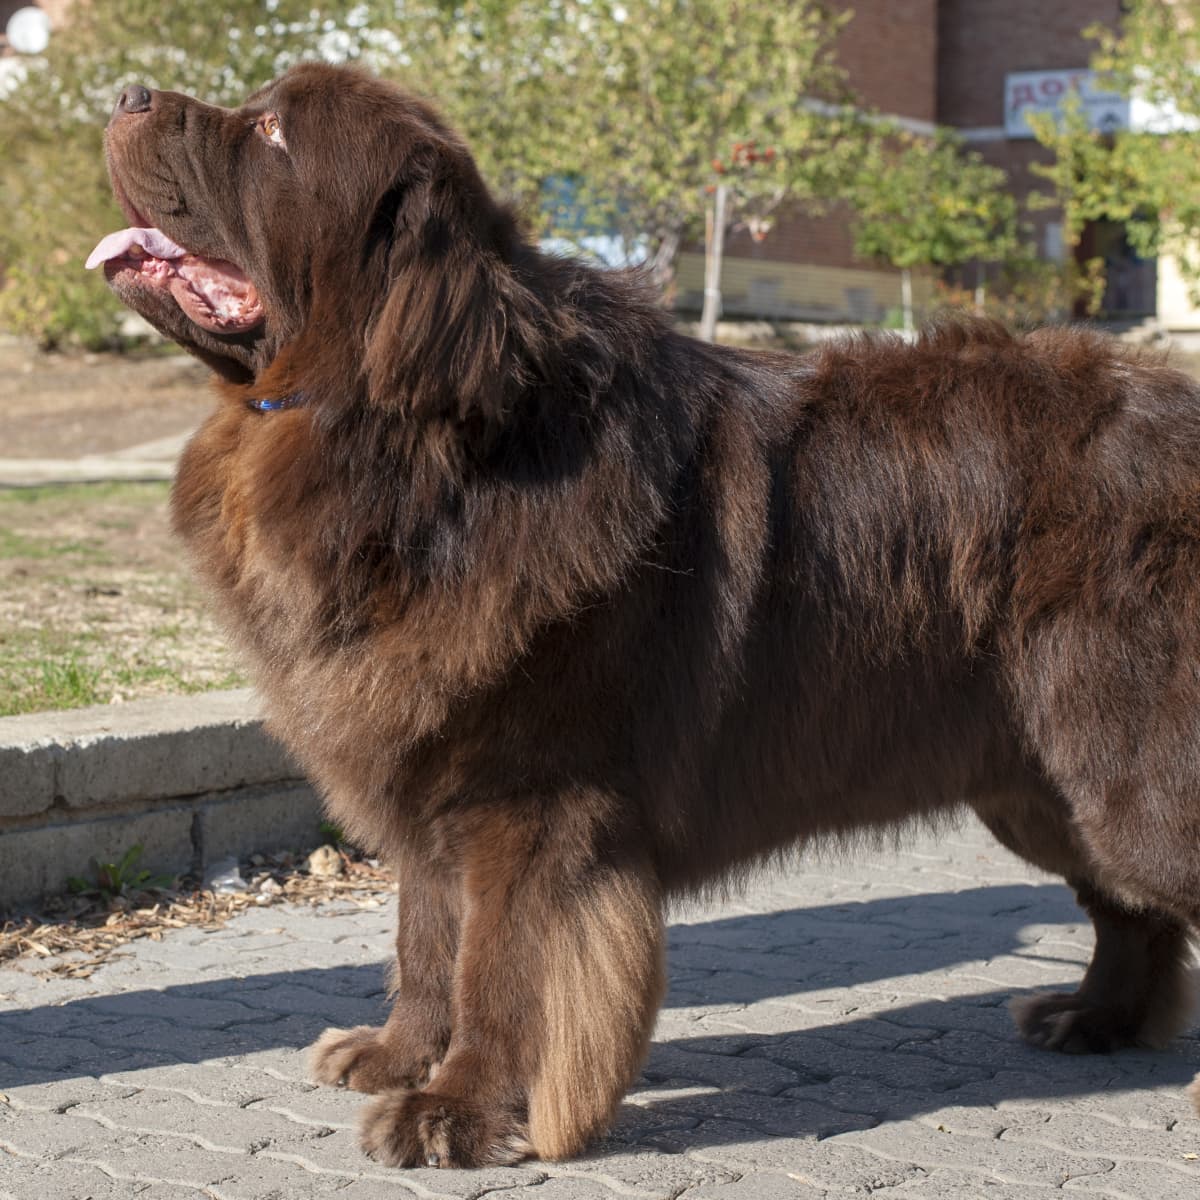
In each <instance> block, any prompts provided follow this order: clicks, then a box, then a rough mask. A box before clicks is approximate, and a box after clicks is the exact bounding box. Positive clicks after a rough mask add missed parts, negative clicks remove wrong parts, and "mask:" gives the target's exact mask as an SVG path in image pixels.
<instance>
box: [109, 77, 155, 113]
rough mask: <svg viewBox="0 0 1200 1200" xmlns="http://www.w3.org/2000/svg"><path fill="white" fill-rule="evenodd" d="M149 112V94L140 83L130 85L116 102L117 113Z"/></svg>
mask: <svg viewBox="0 0 1200 1200" xmlns="http://www.w3.org/2000/svg"><path fill="white" fill-rule="evenodd" d="M149 111H150V92H149V91H148V90H147V89H146V88H144V87H142V85H141V84H140V83H132V84H130V85H129V87H127V88H126V89H125V90H124V91H123V92H122V93H121V98H120V99H119V100H118V101H117V112H125V113H141V112H149Z"/></svg>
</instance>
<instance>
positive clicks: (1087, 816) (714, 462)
mask: <svg viewBox="0 0 1200 1200" xmlns="http://www.w3.org/2000/svg"><path fill="white" fill-rule="evenodd" d="M266 110H271V111H275V112H277V113H278V115H279V117H280V120H281V121H282V128H283V130H284V133H285V135H286V139H287V147H288V149H287V151H286V152H285V151H281V150H280V149H278V148H277V147H275V146H273V145H267V144H265V143H263V142H262V140H261V139H260V138H259V137H258V133H257V130H256V127H255V117H256V116H258V115H260V114H261V113H263V112H264V111H266ZM109 148H110V161H111V165H112V170H113V174H114V178H115V179H116V180H117V181H118V183H119V189H118V190H119V192H120V194H121V195H122V198H123V200H124V202H125V203H126V204H127V206H129V207H130V208H131V210H133V211H134V212H135V213H136V214H139V215H143V216H145V217H146V218H147V219H150V220H153V221H154V222H155V223H158V224H159V225H161V227H162V228H163V229H164V230H165V231H166V232H167V233H168V234H169V235H170V236H172V237H173V238H175V239H176V240H177V241H180V242H181V243H182V244H183V245H185V246H188V247H189V248H195V249H199V250H202V251H203V252H205V253H209V254H219V255H220V256H222V257H225V258H228V259H231V260H232V261H234V262H236V263H238V264H239V265H240V266H241V267H242V269H243V270H244V271H245V272H246V273H247V274H248V275H249V276H250V277H251V278H252V279H253V280H254V281H255V283H256V284H257V286H258V288H259V291H260V293H261V294H262V296H263V298H264V305H265V308H266V311H267V319H266V322H265V323H264V325H263V326H262V327H261V328H260V329H258V330H257V331H254V332H253V333H252V334H249V335H243V336H241V337H239V338H237V339H232V338H231V339H225V340H223V339H221V338H219V337H217V336H214V335H206V334H204V333H203V331H197V330H196V329H195V328H194V327H192V326H191V325H190V323H189V322H188V321H187V319H186V318H185V317H184V316H183V315H182V313H181V312H179V311H178V310H174V309H173V308H172V305H171V304H170V302H169V301H164V300H163V299H162V298H161V297H146V296H142V295H140V294H138V293H136V292H135V291H134V290H131V289H130V288H128V287H125V290H124V291H122V294H123V295H125V296H126V298H127V299H129V300H130V302H131V303H133V304H134V305H135V307H138V308H139V309H140V310H141V311H143V312H145V313H146V315H147V316H149V317H150V319H151V320H153V321H154V322H155V323H156V324H157V325H158V326H159V327H160V328H162V329H164V331H166V332H167V333H168V334H170V335H171V336H172V337H175V338H176V339H177V340H178V341H180V342H181V343H182V344H184V345H186V346H188V347H189V348H190V349H192V350H193V351H194V352H196V353H198V354H200V355H201V356H202V357H204V358H205V359H206V361H209V362H211V363H212V364H213V365H214V367H215V368H216V370H217V371H218V373H219V374H220V375H221V376H223V377H224V378H225V380H226V383H225V384H224V385H223V392H222V396H221V400H220V405H219V407H218V408H217V410H216V411H215V412H214V413H213V415H212V416H211V417H210V419H209V420H208V421H207V422H206V424H205V425H204V426H203V427H202V429H201V430H200V431H199V432H198V433H197V435H196V436H195V437H194V438H193V440H192V441H191V443H190V445H189V447H188V449H187V451H186V453H185V455H184V458H183V461H182V463H181V465H180V470H179V477H178V481H177V484H176V488H175V494H174V501H173V505H174V518H175V524H176V528H177V529H178V531H179V533H180V534H181V535H182V537H183V538H184V539H185V541H186V542H187V545H188V547H189V548H190V551H191V553H192V555H193V557H194V560H195V562H196V565H197V568H198V570H199V572H200V574H201V575H202V577H203V578H204V579H205V580H206V581H207V583H208V585H209V586H210V588H211V589H212V592H213V594H214V597H215V602H216V606H217V609H218V611H219V612H220V613H221V614H222V616H223V617H224V618H225V619H226V621H227V623H228V625H229V628H230V630H231V631H232V633H233V636H234V637H235V638H236V640H237V642H238V643H239V644H240V645H241V647H242V648H243V649H244V651H245V653H246V655H247V657H248V659H249V661H250V662H251V664H252V665H253V668H254V670H255V673H256V677H257V681H258V684H259V687H260V689H261V691H262V693H263V696H264V697H265V701H266V704H267V708H268V711H269V715H270V722H271V726H272V728H273V729H274V730H275V731H276V733H278V735H279V736H280V737H281V738H283V740H284V741H285V742H286V743H287V744H288V745H289V746H290V747H291V748H292V749H293V751H294V752H295V753H296V754H297V755H298V756H299V758H300V760H301V761H302V762H303V764H304V766H305V767H306V768H307V770H308V772H309V774H310V775H311V777H312V778H313V780H314V781H315V782H316V783H317V784H318V786H319V787H320V788H321V789H322V790H323V792H324V794H325V796H326V798H327V803H328V807H329V811H330V814H331V816H332V817H333V819H334V820H336V821H337V822H339V823H340V824H341V825H342V826H343V828H344V829H345V831H346V833H347V835H348V836H349V837H350V838H351V839H353V840H355V841H357V842H359V843H360V844H362V845H364V846H367V847H370V848H372V849H374V850H378V851H380V852H381V853H383V854H384V855H386V856H387V857H388V858H389V859H390V860H391V861H392V862H393V863H394V865H395V866H396V869H397V871H398V872H399V875H400V879H401V916H400V930H399V935H398V939H397V952H398V966H397V972H396V977H395V998H394V1008H393V1011H392V1015H391V1017H390V1018H389V1020H388V1022H387V1024H386V1025H385V1026H383V1027H382V1028H381V1029H364V1028H359V1029H355V1030H349V1031H337V1030H332V1031H330V1032H329V1033H327V1034H326V1035H325V1036H324V1037H323V1038H322V1039H321V1040H320V1041H319V1042H318V1043H317V1045H316V1047H315V1048H314V1053H313V1070H314V1073H315V1074H316V1076H317V1078H319V1079H321V1080H324V1081H326V1082H331V1083H336V1082H339V1081H345V1082H348V1083H349V1084H350V1086H352V1087H357V1088H360V1089H362V1090H364V1091H369V1092H374V1093H377V1094H378V1095H377V1099H376V1100H375V1101H374V1102H373V1105H372V1107H371V1108H370V1110H369V1112H368V1115H367V1119H366V1122H365V1124H364V1131H363V1136H364V1145H365V1147H366V1148H367V1150H368V1151H369V1152H370V1153H372V1154H373V1155H375V1156H376V1157H378V1158H379V1159H381V1160H382V1161H384V1162H388V1163H393V1164H398V1165H413V1164H423V1163H432V1164H437V1165H442V1166H461V1165H474V1164H481V1163H500V1162H511V1161H514V1160H516V1159H517V1158H519V1157H520V1156H521V1155H523V1154H527V1153H536V1154H540V1155H543V1156H545V1157H554V1158H558V1157H564V1156H568V1155H571V1154H574V1153H576V1152H578V1151H579V1150H581V1149H582V1148H583V1147H584V1146H585V1145H586V1144H587V1142H588V1140H589V1139H590V1138H592V1137H594V1136H595V1135H596V1134H598V1133H599V1132H601V1131H602V1130H603V1129H604V1128H605V1126H606V1124H607V1123H608V1121H609V1120H610V1118H611V1115H612V1112H613V1110H614V1108H615V1106H616V1105H617V1103H618V1102H619V1100H620V1097H621V1095H622V1092H623V1090H624V1089H625V1088H626V1086H627V1085H628V1084H629V1082H630V1081H631V1080H632V1079H633V1078H634V1077H635V1076H636V1074H637V1071H638V1068H639V1064H640V1062H641V1059H642V1056H643V1054H644V1052H645V1048H646V1044H647V1040H648V1037H649V1032H650V1029H651V1025H652V1022H653V1019H654V1014H655V1011H656V1009H657V1007H658V1004H659V1001H660V997H661V993H662V984H663V967H662V906H663V903H664V900H665V899H666V898H667V897H669V896H670V895H673V894H679V893H686V892H690V891H695V890H697V889H703V888H705V887H708V886H711V885H713V884H714V883H715V882H716V881H719V880H722V879H727V878H729V877H730V876H732V877H734V878H736V877H738V876H739V875H742V874H744V873H745V872H747V871H749V870H751V869H753V868H754V867H756V866H757V865H760V864H763V863H765V862H768V861H770V860H771V859H773V858H774V857H776V856H778V855H780V854H782V853H785V852H788V851H791V850H793V849H795V848H798V847H801V846H803V845H804V844H805V843H806V842H809V841H811V840H813V839H817V838H838V839H842V840H852V839H853V838H854V837H855V836H856V834H858V833H859V832H860V831H863V830H878V829H881V828H884V827H888V826H894V825H896V824H898V823H901V822H904V821H907V820H911V819H914V818H934V817H936V816H938V815H939V814H944V813H952V812H954V811H957V810H962V809H964V808H967V807H969V808H973V809H974V810H975V811H976V812H978V813H979V815H980V816H981V817H982V819H983V820H984V821H985V822H986V823H987V824H988V825H989V826H990V827H991V828H992V829H993V831H994V832H995V833H996V835H997V836H998V837H999V838H1000V840H1001V841H1002V842H1004V843H1005V844H1006V845H1008V846H1009V847H1011V848H1012V849H1013V850H1014V851H1016V852H1017V853H1019V854H1022V855H1024V856H1025V857H1026V858H1028V859H1029V860H1030V861H1032V862H1035V863H1037V864H1038V865H1040V866H1043V867H1045V868H1047V869H1048V870H1052V871H1055V872H1058V873H1059V874H1061V875H1062V876H1064V877H1065V878H1066V879H1067V880H1068V881H1069V883H1070V884H1071V885H1072V887H1074V888H1075V889H1076V891H1077V893H1078V895H1079V898H1080V900H1081V903H1082V904H1083V905H1084V906H1085V907H1086V909H1087V910H1088V912H1089V914H1090V915H1091V916H1092V918H1093V920H1094V922H1095V925H1096V930H1097V950H1096V958H1095V961H1094V962H1093V964H1092V966H1091V967H1090V968H1089V970H1088V973H1087V977H1086V979H1085V981H1084V983H1083V985H1082V987H1081V988H1080V990H1079V992H1078V993H1076V994H1075V995H1056V996H1045V997H1038V998H1034V999H1033V1000H1030V1001H1024V1002H1022V1004H1021V1005H1020V1006H1019V1007H1018V1008H1017V1010H1016V1015H1017V1020H1018V1023H1019V1025H1020V1027H1021V1029H1022V1032H1023V1033H1024V1034H1025V1035H1026V1036H1027V1037H1028V1038H1029V1039H1030V1040H1031V1041H1033V1042H1035V1043H1036V1044H1039V1045H1044V1046H1047V1047H1053V1048H1058V1049H1064V1050H1072V1051H1085V1050H1108V1049H1111V1048H1115V1047H1118V1046H1123V1045H1130V1044H1139V1043H1154V1044H1159V1043H1161V1042H1162V1041H1164V1040H1165V1039H1167V1038H1169V1037H1170V1036H1171V1034H1172V1033H1173V1032H1175V1031H1176V1030H1177V1029H1178V1028H1179V1026H1180V1024H1181V1023H1182V1022H1183V1021H1184V1020H1186V1014H1187V994H1186V988H1185V965H1186V961H1187V956H1188V938H1189V936H1190V933H1191V931H1192V930H1194V929H1195V927H1196V923H1197V921H1198V920H1200V391H1198V390H1197V388H1196V386H1195V385H1194V384H1193V383H1191V382H1190V381H1189V380H1188V379H1186V378H1185V377H1184V376H1182V375H1180V374H1178V373H1176V372H1174V371H1172V370H1169V369H1167V368H1166V367H1165V366H1162V365H1160V364H1159V363H1158V362H1156V361H1154V360H1149V359H1142V358H1139V357H1137V356H1135V355H1131V354H1130V353H1128V352H1126V351H1125V350H1123V349H1121V348H1120V347H1118V346H1117V345H1116V344H1115V343H1113V342H1111V341H1108V340H1105V339H1104V338H1102V337H1099V336H1097V335H1095V334H1093V333H1089V332H1084V331H1079V330H1065V329H1059V330H1045V331H1042V332H1038V333H1033V334H1030V335H1028V336H1024V337H1016V336H1011V335H1010V334H1008V333H1007V332H1005V331H1004V330H1003V329H1001V328H999V327H998V326H995V325H990V324H986V323H978V322H960V323H953V322H952V323H944V324H940V325H937V326H934V327H932V328H930V329H928V330H927V331H925V332H924V333H923V334H922V335H921V337H920V338H919V339H918V340H917V342H916V343H915V344H911V345H910V344H906V343H905V342H903V341H901V340H900V339H898V338H894V337H888V336H879V337H863V338H857V339H848V340H844V341H841V342H838V343H836V344H833V345H831V346H829V347H827V348H825V349H823V350H821V351H819V352H817V353H815V354H813V355H812V356H810V357H807V358H796V357H790V356H786V355H777V354H750V353H742V352H738V351H734V350H729V349H721V348H716V347H711V346H706V345H702V344H700V343H698V342H695V341H692V340H690V339H688V338H686V337H683V336H681V335H680V334H678V333H676V332H674V331H673V330H672V328H671V325H670V322H669V321H668V319H667V317H666V315H665V314H664V313H663V312H662V311H661V310H660V309H659V307H658V306H657V305H656V303H655V302H654V300H653V298H652V297H651V296H650V295H649V294H648V292H647V291H646V289H645V288H644V286H643V284H642V283H641V282H640V281H639V279H638V278H637V277H636V276H634V275H630V274H623V273H615V272H614V273H607V272H601V271H597V270H593V269H592V268H590V267H588V266H585V265H582V264H580V263H577V262H574V261H565V260H559V259H554V258H550V257H547V256H545V255H543V254H541V253H540V252H538V251H537V250H536V249H535V248H533V247H532V246H531V245H530V244H529V243H528V242H527V241H526V240H525V239H523V238H522V236H521V235H520V234H519V232H518V229H517V226H516V225H515V223H514V221H513V220H512V218H511V217H510V215H509V214H508V213H507V212H506V211H505V210H504V209H503V208H502V207H501V206H499V205H498V204H497V203H496V202H495V201H494V200H493V199H492V198H491V196H490V195H489V193H488V191H487V189H486V188H485V187H484V185H483V183H482V182H481V180H480V178H479V176H478V173H477V172H476V170H475V167H474V165H473V163H472V161H471V158H470V156H469V154H468V153H467V151H466V149H465V148H464V146H463V145H462V143H461V142H460V141H459V140H458V139H457V138H456V137H455V136H454V135H453V134H452V133H450V132H449V131H448V130H447V129H446V128H445V127H444V125H442V123H441V122H440V121H439V120H438V118H437V117H436V115H435V114H434V113H433V112H432V111H431V110H430V109H428V108H427V107H426V106H424V105H423V104H421V103H420V102H418V101H416V100H414V99H413V98H411V97H408V96H405V95H404V94H402V93H400V92H398V91H396V90H395V89H393V88H391V87H390V86H388V85H385V84H382V83H380V82H377V81H375V80H372V79H370V78H368V77H367V76H364V75H361V74H357V73H353V72H349V71H344V70H335V69H332V68H326V67H318V66H305V67H300V68H297V69H295V70H293V71H292V72H290V73H289V74H288V75H286V76H284V77H283V78H282V79H281V80H279V81H277V82H276V83H275V84H273V85H271V86H270V87H269V88H267V89H264V91H263V92H261V93H258V94H257V95H256V96H254V97H252V98H251V99H250V101H248V102H247V105H246V106H245V107H244V108H243V109H239V110H236V111H234V112H227V111H225V110H220V109H212V108H209V107H207V106H204V105H201V104H199V103H198V102H196V101H193V100H190V99H188V98H186V97H181V96H177V95H174V94H172V93H164V92H158V93H153V105H152V107H151V108H150V110H149V111H147V112H139V113H137V114H134V115H130V114H118V115H117V116H116V117H115V118H114V121H113V125H112V127H111V128H110V136H109ZM114 285H115V286H117V287H118V290H121V289H122V286H123V285H122V284H121V283H120V280H115V281H114ZM281 397H295V398H297V400H298V403H296V404H295V406H294V407H291V408H289V409H287V410H285V411H278V412H262V411H257V410H255V409H254V408H253V407H252V406H251V405H250V404H249V403H248V402H249V401H250V400H251V399H263V398H275V399H277V398H281Z"/></svg>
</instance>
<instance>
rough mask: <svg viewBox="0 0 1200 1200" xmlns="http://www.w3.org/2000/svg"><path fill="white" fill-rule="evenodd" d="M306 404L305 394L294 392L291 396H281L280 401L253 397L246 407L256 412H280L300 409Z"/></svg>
mask: <svg viewBox="0 0 1200 1200" xmlns="http://www.w3.org/2000/svg"><path fill="white" fill-rule="evenodd" d="M304 403H305V396H304V393H303V392H293V393H292V394H291V395H290V396H281V397H280V398H279V399H278V400H259V399H257V398H256V397H254V396H251V397H250V398H249V399H248V400H247V401H246V405H247V407H249V408H252V409H254V410H255V411H256V412H279V411H280V410H281V409H284V408H299V407H300V406H301V405H303V404H304Z"/></svg>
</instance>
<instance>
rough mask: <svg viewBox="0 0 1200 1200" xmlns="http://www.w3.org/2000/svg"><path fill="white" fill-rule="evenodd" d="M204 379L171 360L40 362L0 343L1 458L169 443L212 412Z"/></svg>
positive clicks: (195, 368) (196, 367) (196, 369)
mask: <svg viewBox="0 0 1200 1200" xmlns="http://www.w3.org/2000/svg"><path fill="white" fill-rule="evenodd" d="M209 377H210V372H209V371H208V369H207V368H206V367H205V366H204V365H203V364H201V363H199V362H197V361H196V360H195V359H192V358H188V357H187V356H185V355H182V354H178V353H172V354H170V355H157V356H151V357H142V358H137V357H133V356H128V355H98V354H87V355H74V356H72V355H62V354H39V353H37V352H36V351H34V350H31V349H30V348H29V347H28V346H26V345H24V344H21V343H10V344H3V343H0V458H78V457H79V456H81V455H84V454H106V453H109V452H111V451H113V450H124V449H127V448H128V447H130V446H136V445H139V444H141V443H142V442H150V441H154V440H156V439H158V438H163V437H169V436H170V435H171V434H175V433H179V432H181V431H182V430H185V429H193V428H195V426H196V425H198V424H199V423H200V421H201V419H202V418H203V417H204V415H205V413H206V412H208V410H209V408H211V406H212V397H211V393H210V391H209V388H210V384H209V382H208V381H209Z"/></svg>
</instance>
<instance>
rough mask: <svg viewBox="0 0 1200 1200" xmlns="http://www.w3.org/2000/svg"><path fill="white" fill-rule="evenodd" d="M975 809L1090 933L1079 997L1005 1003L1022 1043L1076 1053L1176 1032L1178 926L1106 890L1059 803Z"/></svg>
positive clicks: (1046, 798) (1182, 985)
mask: <svg viewBox="0 0 1200 1200" xmlns="http://www.w3.org/2000/svg"><path fill="white" fill-rule="evenodd" d="M974 807H975V809H976V811H977V812H978V814H979V816H980V818H981V819H982V820H983V822H984V824H986V825H987V827H988V828H989V829H990V830H991V831H992V833H994V834H995V836H996V837H997V839H998V840H999V841H1000V842H1001V843H1002V844H1003V845H1005V846H1007V847H1008V848H1009V849H1010V850H1012V851H1013V852H1014V853H1016V854H1019V855H1020V856H1021V857H1022V858H1025V859H1027V860H1028V861H1029V862H1032V863H1033V864H1034V865H1035V866H1038V867H1040V868H1042V869H1043V870H1046V871H1050V872H1053V873H1054V874H1058V875H1062V876H1063V877H1064V878H1065V879H1066V880H1067V882H1068V884H1070V886H1071V887H1072V888H1073V889H1074V891H1075V895H1076V898H1077V899H1078V901H1079V903H1080V905H1081V906H1082V907H1083V909H1084V910H1085V911H1086V912H1087V914H1088V916H1089V917H1091V919H1092V924H1093V926H1094V928H1095V934H1096V946H1095V950H1094V952H1093V955H1092V961H1091V963H1090V965H1089V966H1088V969H1087V971H1086V973H1085V974H1084V977H1083V981H1082V983H1081V984H1080V986H1079V989H1078V991H1076V992H1070V993H1067V992H1050V993H1039V994H1036V995H1033V996H1022V997H1019V998H1018V999H1015V1000H1014V1001H1013V1002H1012V1005H1011V1009H1012V1013H1013V1017H1014V1019H1015V1020H1016V1023H1017V1027H1018V1028H1019V1029H1020V1031H1021V1034H1022V1036H1023V1037H1024V1038H1025V1039H1026V1040H1027V1041H1029V1042H1030V1043H1032V1044H1033V1045H1035V1046H1041V1047H1043V1048H1045V1049H1049V1050H1061V1051H1065V1052H1067V1053H1074V1054H1083V1053H1093V1052H1106V1051H1110V1050H1115V1049H1118V1048H1120V1047H1122V1046H1134V1045H1138V1046H1161V1045H1163V1044H1165V1043H1166V1042H1167V1041H1168V1040H1169V1039H1170V1038H1171V1037H1172V1036H1173V1035H1174V1034H1175V1033H1178V1032H1179V1031H1180V1029H1182V1028H1183V1027H1184V1026H1185V1025H1186V1023H1187V1021H1188V1017H1189V1015H1190V1013H1191V1007H1192V995H1191V988H1190V980H1189V971H1188V963H1189V942H1188V927H1187V924H1186V922H1184V921H1182V920H1180V919H1179V918H1178V917H1177V916H1175V915H1172V914H1171V913H1170V912H1168V911H1166V910H1165V909H1162V908H1159V907H1156V906H1155V905H1153V904H1152V903H1151V904H1143V903H1139V902H1136V901H1132V900H1129V899H1122V898H1120V897H1119V896H1118V895H1117V894H1116V892H1115V891H1114V890H1110V889H1109V888H1106V887H1105V885H1104V883H1103V882H1102V872H1101V871H1100V870H1099V869H1098V868H1097V866H1096V865H1095V864H1094V863H1093V862H1092V861H1091V858H1090V854H1089V852H1088V850H1087V849H1086V847H1085V842H1084V840H1083V838H1082V836H1081V834H1080V831H1079V830H1078V829H1077V828H1076V826H1075V824H1074V821H1073V820H1072V817H1071V815H1070V812H1069V810H1068V808H1067V805H1066V803H1065V801H1063V800H1062V798H1061V797H1059V796H1057V795H1056V794H1055V793H1053V792H1052V791H1050V790H1049V789H1047V790H1046V792H1045V793H1043V794H1039V795H1034V794H1032V793H1031V794H1028V795H1022V796H1019V797H1013V796H1009V797H1004V798H991V799H989V800H988V801H986V802H978V803H976V804H975V805H974Z"/></svg>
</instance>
